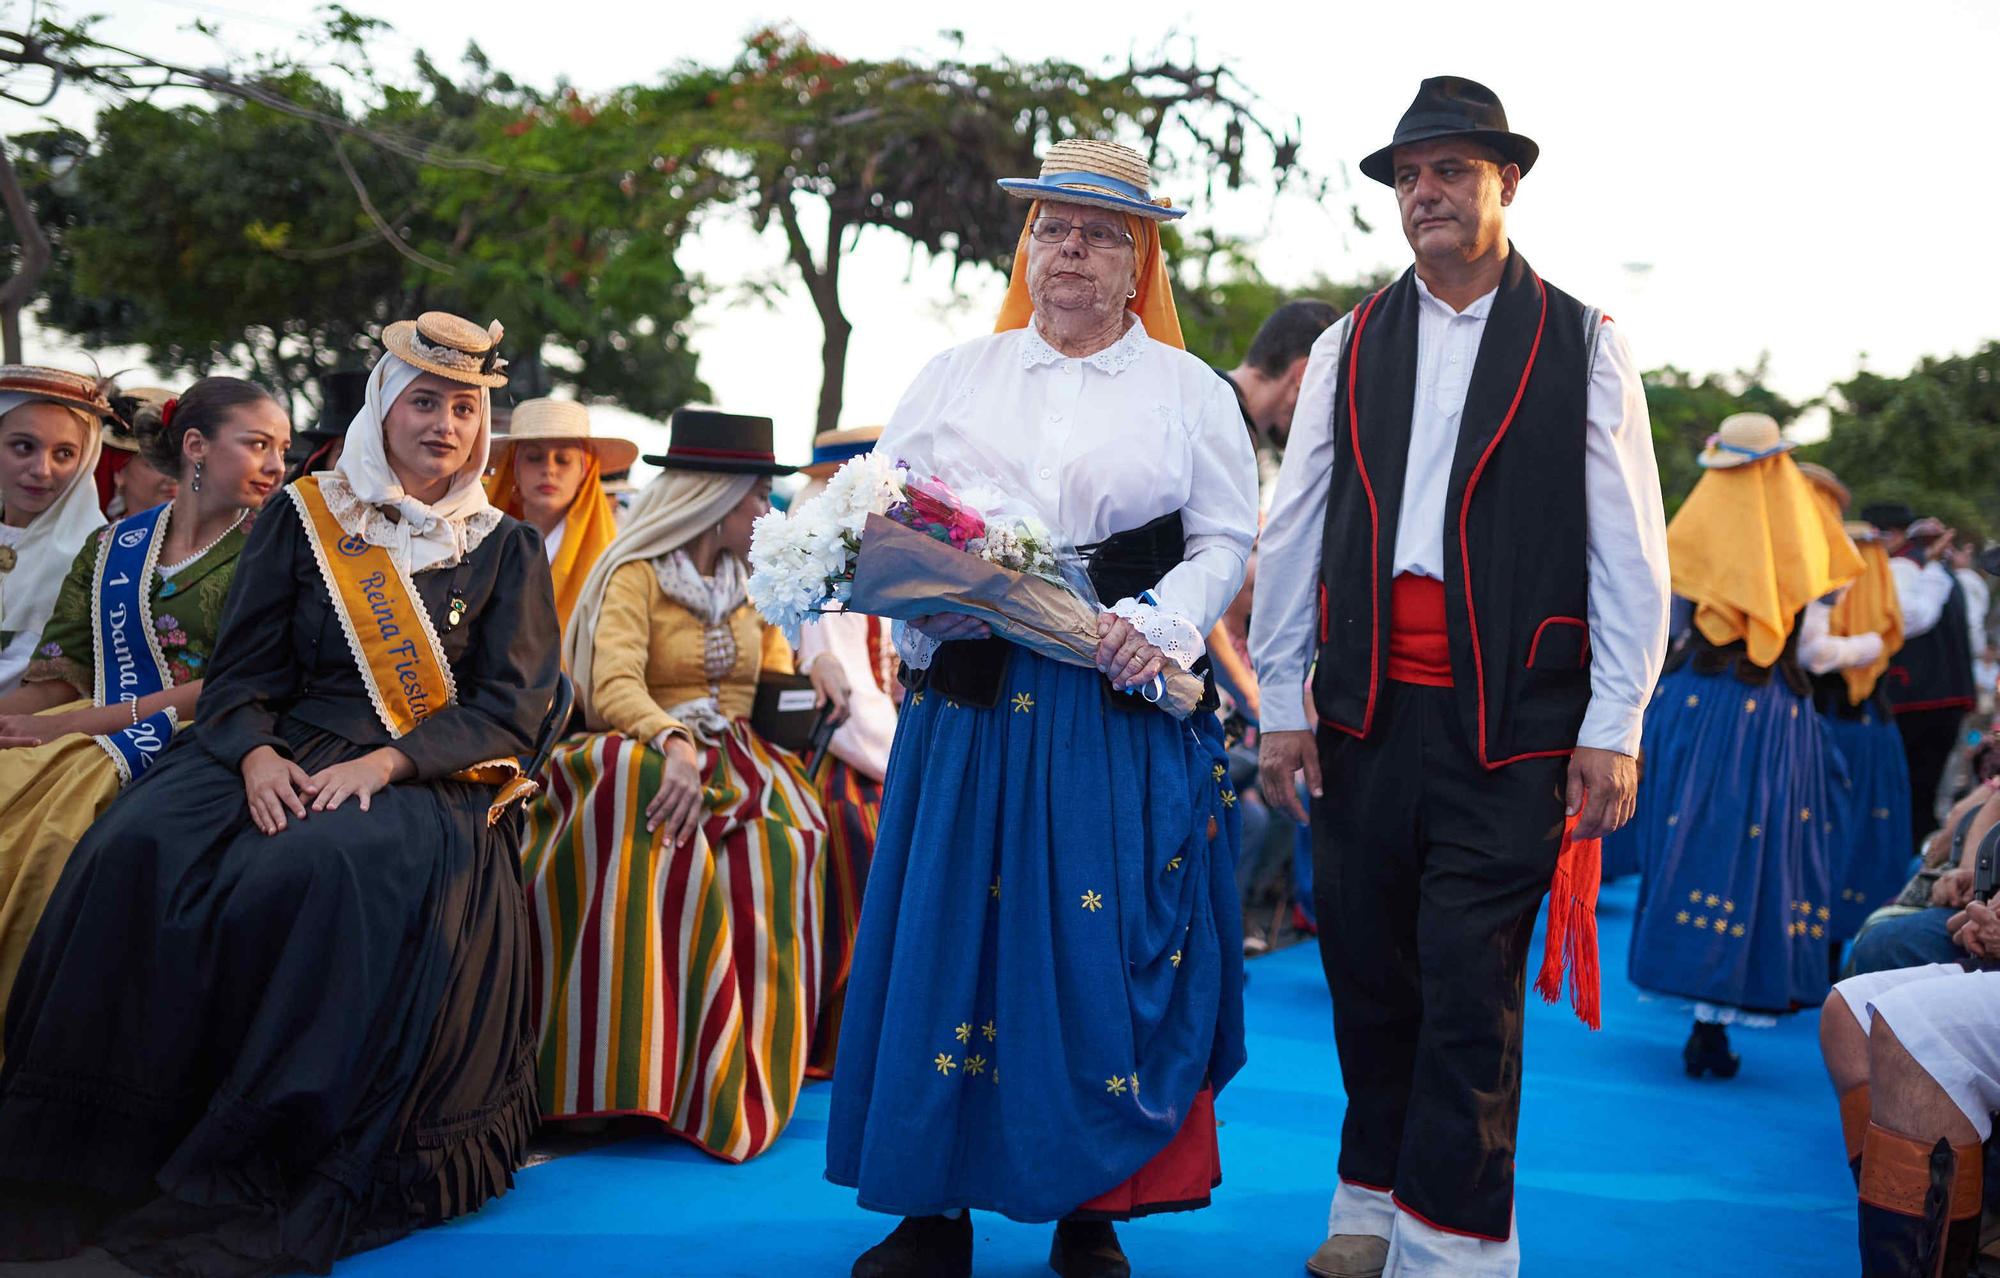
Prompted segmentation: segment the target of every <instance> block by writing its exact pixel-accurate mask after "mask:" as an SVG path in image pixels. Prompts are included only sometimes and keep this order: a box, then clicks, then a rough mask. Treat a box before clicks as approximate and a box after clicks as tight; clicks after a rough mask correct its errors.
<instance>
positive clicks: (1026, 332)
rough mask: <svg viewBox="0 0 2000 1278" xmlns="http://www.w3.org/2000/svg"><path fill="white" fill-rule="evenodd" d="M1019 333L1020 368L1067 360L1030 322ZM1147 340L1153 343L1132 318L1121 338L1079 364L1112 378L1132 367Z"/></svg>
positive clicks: (1141, 325)
mask: <svg viewBox="0 0 2000 1278" xmlns="http://www.w3.org/2000/svg"><path fill="white" fill-rule="evenodd" d="M1127 314H1130V312H1127ZM1020 333H1021V342H1020V347H1019V349H1020V352H1021V367H1022V368H1041V367H1043V366H1044V365H1048V364H1060V363H1062V362H1063V361H1064V360H1066V359H1069V358H1071V357H1070V356H1068V355H1065V354H1063V353H1062V352H1061V351H1059V350H1057V349H1056V348H1055V347H1053V346H1051V345H1049V343H1048V339H1047V338H1045V337H1043V336H1042V333H1041V330H1040V329H1038V328H1036V327H1035V322H1034V321H1033V320H1032V319H1031V320H1029V321H1028V326H1027V327H1026V328H1023V329H1021V330H1020ZM1151 340H1153V339H1152V338H1150V337H1148V336H1146V326H1145V324H1144V323H1142V322H1141V321H1140V319H1139V317H1138V316H1137V315H1133V316H1132V323H1131V324H1130V325H1129V326H1128V327H1127V328H1126V329H1125V336H1123V337H1121V338H1119V339H1118V340H1117V341H1115V342H1113V343H1111V345H1109V346H1107V347H1105V348H1104V349H1103V350H1101V351H1099V352H1097V353H1096V354H1095V355H1086V356H1084V357H1083V362H1084V363H1086V364H1088V365H1090V366H1091V367H1092V368H1094V369H1096V370H1097V371H1098V372H1100V373H1109V374H1111V375H1112V376H1114V377H1115V376H1117V375H1118V374H1119V373H1122V372H1124V371H1125V370H1126V369H1128V368H1130V367H1132V365H1133V364H1134V363H1135V362H1136V361H1137V360H1138V358H1139V356H1141V355H1143V354H1145V352H1146V343H1148V342H1150V341H1151Z"/></svg>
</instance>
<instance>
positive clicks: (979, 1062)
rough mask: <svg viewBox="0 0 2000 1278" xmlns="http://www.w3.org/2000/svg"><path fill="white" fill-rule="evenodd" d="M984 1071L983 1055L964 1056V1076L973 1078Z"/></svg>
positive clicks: (984, 1059)
mask: <svg viewBox="0 0 2000 1278" xmlns="http://www.w3.org/2000/svg"><path fill="white" fill-rule="evenodd" d="M985 1072H986V1058H985V1057H984V1056H968V1057H966V1058H965V1076H966V1077H967V1078H974V1077H977V1076H978V1075H980V1074H984V1073H985Z"/></svg>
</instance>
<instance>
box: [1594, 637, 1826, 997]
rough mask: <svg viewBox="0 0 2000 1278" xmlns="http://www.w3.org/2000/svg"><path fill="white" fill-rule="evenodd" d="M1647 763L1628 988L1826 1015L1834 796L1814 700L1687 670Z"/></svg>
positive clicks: (1670, 682) (1653, 709)
mask: <svg viewBox="0 0 2000 1278" xmlns="http://www.w3.org/2000/svg"><path fill="white" fill-rule="evenodd" d="M1645 755H1646V764H1645V773H1644V776H1643V777H1642V779H1641V780H1640V783H1639V804H1638V812H1637V815H1635V816H1634V817H1633V820H1632V824H1633V827H1634V839H1635V843H1636V846H1637V849H1638V854H1639V855H1638V860H1639V870H1640V873H1641V874H1642V875H1643V876H1644V879H1643V881H1642V883H1641V885H1640V891H1639V910H1638V916H1637V918H1636V919H1635V921H1634V923H1633V927H1632V961H1631V972H1632V980H1633V981H1634V982H1635V983H1636V984H1638V985H1640V986H1642V987H1644V988H1646V989H1650V990H1657V991H1659V992H1660V993H1663V994H1676V995H1681V996H1683V997H1686V998H1691V999H1699V1000H1702V1001H1705V1002H1710V1003H1719V1004H1724V1005H1727V1006H1730V1007H1738V1008H1744V1009H1747V1010H1752V1011H1762V1012H1783V1011H1790V1010H1792V1009H1793V1008H1794V1007H1797V1006H1800V1005H1804V1004H1813V1003H1818V1002H1820V1001H1821V1000H1822V999H1824V998H1825V997H1826V992H1827V988H1828V986H1827V944H1828V939H1829V937H1830V935H1831V927H1830V924H1831V922H1832V917H1833V909H1832V902H1831V900H1830V897H1831V891H1830V889H1829V886H1828V884H1829V876H1828V872H1827V857H1826V840H1827V822H1828V816H1829V804H1830V796H1829V794H1828V789H1829V785H1828V781H1829V776H1828V767H1829V763H1828V756H1827V750H1826V745H1825V733H1824V729H1822V728H1821V726H1820V718H1819V714H1818V712H1817V711H1815V710H1814V708H1813V703H1812V701H1811V699H1810V698H1809V697H1804V696H1801V695H1800V694H1798V693H1797V692H1794V691H1793V690H1792V689H1791V687H1790V686H1788V685H1787V684H1786V683H1785V681H1784V680H1783V679H1782V678H1780V677H1774V678H1772V680H1771V681H1770V682H1769V683H1767V684H1764V685H1761V686H1752V685H1748V684H1745V683H1743V682H1742V681H1740V680H1739V679H1737V678H1736V677H1735V676H1734V675H1733V674H1731V673H1729V672H1727V671H1723V672H1720V673H1715V674H1703V673H1701V672H1699V671H1697V670H1696V669H1695V668H1694V663H1692V662H1690V663H1688V664H1687V665H1684V666H1682V667H1681V668H1680V669H1679V670H1677V671H1675V672H1673V673H1672V674H1669V675H1667V676H1666V677H1665V678H1664V679H1662V680H1661V681H1660V686H1659V690H1658V691H1657V692H1656V693H1655V694H1654V697H1653V702H1652V704H1651V705H1650V706H1649V707H1648V708H1647V711H1646V728H1645Z"/></svg>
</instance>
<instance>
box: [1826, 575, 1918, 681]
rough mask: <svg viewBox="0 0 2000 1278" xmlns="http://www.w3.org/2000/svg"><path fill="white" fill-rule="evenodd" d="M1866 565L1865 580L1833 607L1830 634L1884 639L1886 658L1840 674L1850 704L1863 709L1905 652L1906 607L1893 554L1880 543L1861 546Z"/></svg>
mask: <svg viewBox="0 0 2000 1278" xmlns="http://www.w3.org/2000/svg"><path fill="white" fill-rule="evenodd" d="M1857 549H1858V550H1860V552H1861V562H1862V564H1863V565H1864V567H1863V569H1862V573H1861V577H1860V579H1859V580H1857V581H1856V582H1855V583H1854V584H1853V585H1851V586H1849V587H1848V588H1847V592H1846V593H1845V594H1843V595H1841V597H1840V598H1839V600H1838V601H1836V602H1835V603H1834V605H1833V615H1832V617H1830V618H1829V625H1828V627H1827V629H1828V632H1829V633H1831V634H1836V635H1868V634H1876V635H1881V636H1882V655H1881V656H1879V657H1877V658H1876V659H1875V660H1874V661H1873V662H1871V663H1870V664H1868V665H1865V666H1855V667H1852V668H1851V669H1847V670H1843V671H1841V672H1840V677H1841V678H1843V679H1845V680H1846V681H1847V700H1848V704H1850V705H1857V706H1858V705H1860V704H1861V703H1862V702H1864V701H1866V700H1868V698H1869V697H1870V696H1872V695H1874V692H1875V683H1876V681H1877V680H1878V679H1880V678H1881V677H1882V672H1883V671H1885V670H1887V669H1888V668H1889V659H1890V658H1891V657H1893V656H1895V655H1896V654H1897V653H1898V652H1901V651H1902V649H1903V605H1902V604H1901V603H1899V602H1898V601H1897V599H1896V579H1895V577H1893V576H1892V575H1890V572H1889V552H1888V551H1887V550H1885V549H1883V548H1882V543H1881V542H1879V541H1865V542H1862V543H1860V544H1859V545H1858V546H1857Z"/></svg>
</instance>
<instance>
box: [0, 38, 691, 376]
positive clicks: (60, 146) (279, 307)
mask: <svg viewBox="0 0 2000 1278" xmlns="http://www.w3.org/2000/svg"><path fill="white" fill-rule="evenodd" d="M366 31H367V27H366V26H365V25H363V26H361V27H358V28H355V29H353V30H351V31H350V30H341V31H337V32H336V33H335V35H334V36H333V37H330V38H332V39H334V40H336V41H337V42H342V43H344V42H348V41H350V40H353V39H359V38H361V36H362V35H365V33H366ZM468 68H469V71H470V75H469V77H468V78H467V79H466V80H464V81H463V82H458V81H454V80H453V79H452V78H451V77H449V76H447V75H446V74H444V73H443V72H441V71H440V70H439V69H438V68H436V67H435V66H433V65H432V64H431V63H430V62H429V61H428V60H427V59H422V58H420V59H419V61H418V65H417V77H416V82H415V84H414V86H412V87H394V86H386V87H385V86H381V85H376V84H374V83H373V82H372V81H364V82H363V85H362V87H363V91H364V93H365V94H366V96H368V97H369V99H370V100H369V101H368V102H367V104H366V105H365V108H363V109H361V110H360V111H358V112H356V113H352V114H350V113H349V112H348V111H347V109H346V107H345V104H344V103H343V101H342V99H341V97H340V95H338V94H337V93H336V92H335V91H334V90H333V88H331V87H330V86H329V85H328V84H326V83H324V82H322V81H320V80H317V79H315V78H313V77H311V76H309V75H308V74H306V73H305V72H302V71H297V70H282V71H277V72H273V73H272V74H270V75H268V76H266V77H265V78H263V79H262V80H260V81H259V82H258V86H257V87H258V88H259V90H261V91H265V92H268V93H273V94H276V95H278V97H279V98H280V99H281V100H282V102H284V103H286V104H288V105H289V107H295V108H298V111H294V110H292V109H274V108H273V107H269V106H265V105H261V104H258V103H256V102H246V101H243V100H240V99H233V98H222V99H220V100H218V101H217V102H216V104H215V105H213V106H199V105H188V106H180V107H173V108H163V107H159V106H155V105H153V104H151V103H150V102H148V101H145V100H143V99H142V100H135V101H128V102H124V103H122V104H118V105H114V106H112V107H110V108H108V109H107V110H105V111H104V112H103V113H102V114H101V115H100V116H99V118H98V120H97V124H96V129H95V131H94V134H93V135H92V136H90V137H84V136H82V135H79V134H76V133H72V132H59V133H47V134H38V135H31V136H24V137H21V138H17V139H15V140H14V143H15V146H16V148H17V149H18V150H19V151H21V152H22V155H21V156H20V159H21V168H22V179H23V182H24V184H25V185H26V186H27V188H28V191H29V194H30V198H31V199H32V200H33V201H34V203H35V205H36V207H37V209H38V211H39V214H40V217H41V219H42V221H43V224H44V229H45V231H46V232H47V233H48V235H49V237H50V240H51V242H52V245H53V247H54V253H55V261H54V263H53V265H52V267H51V270H50V273H49V276H48V278H47V281H46V286H45V296H44V300H43V304H42V307H41V311H40V318H41V321H42V322H43V323H44V324H46V325H49V326H51V327H54V328H57V329H60V330H63V331H65V332H68V333H70V334H72V335H74V336H75V337H77V338H78V339H79V340H81V341H82V342H83V344H84V345H86V346H88V347H104V346H120V345H137V346H141V347H143V348H144V349H145V350H146V352H147V356H148V359H149V361H150V362H151V363H153V364H154V365H155V366H156V367H158V368H160V369H161V370H162V371H163V372H169V373H184V374H189V375H200V374H203V373H206V372H208V371H210V370H211V369H214V368H217V367H221V366H228V365H233V366H244V367H248V368H250V369H252V370H254V371H255V374H256V375H257V376H258V377H259V378H260V379H261V380H264V381H266V382H268V383H270V384H271V385H272V386H274V387H276V388H280V389H281V390H283V391H284V392H286V393H287V394H288V395H290V396H291V397H293V399H294V401H295V406H296V399H297V398H298V397H299V396H300V395H301V394H303V393H308V387H309V386H310V384H311V380H312V378H313V377H314V376H315V375H316V374H317V373H318V372H320V371H324V370H327V369H331V368H335V367H341V366H355V365H358V364H361V363H364V362H365V361H366V360H367V358H368V352H369V350H370V349H371V347H372V342H373V338H374V335H375V334H376V333H378V332H379V331H380V328H381V326H382V325H384V324H385V323H387V322H389V321H391V320H394V319H396V318H399V317H402V316H406V315H410V314H413V313H415V312H417V311H419V310H424V309H432V308H438V309H446V310H453V311H457V312H459V313H461V314H464V315H467V316H468V317H471V318H473V319H475V320H479V321H484V320H486V319H488V318H491V317H498V318H500V319H501V321H502V322H503V323H504V324H505V325H506V326H507V329H508V339H507V343H506V345H507V349H508V352H509V355H510V357H511V358H512V360H513V366H512V371H513V373H514V387H513V389H514V392H515V393H516V394H518V395H531V394H541V393H546V392H547V391H548V390H549V389H550V388H551V387H552V386H555V385H566V386H569V387H572V388H574V389H575V390H576V392H577V393H579V394H580V395H582V396H585V397H591V396H600V397H608V398H615V399H617V400H618V401H620V402H621V403H624V404H625V405H627V406H628V407H631V408H633V409H634V410H636V411H640V412H651V413H661V414H664V413H666V412H668V411H670V410H671V409H673V408H674V407H676V406H678V405H679V404H682V403H685V402H687V401H688V400H690V399H692V398H696V397H699V396H702V395H704V394H705V393H706V392H705V390H704V389H703V388H702V387H701V385H700V383H699V382H698V381H697V380H696V377H695V371H694V355H693V353H692V351H690V350H689V349H688V347H687V345H686V342H685V340H684V328H685V325H686V321H687V318H688V315H689V313H690V311H691V310H692V308H693V305H694V301H695V292H694V285H693V282H692V281H690V280H688V279H687V278H686V277H685V276H684V275H683V274H682V272H681V271H680V270H679V268H678V267H677V266H676V264H675V261H674V255H673V250H674V247H675V245H676V243H677V234H678V229H679V227H680V225H681V224H682V222H683V220H684V218H685V216H686V208H685V206H684V205H683V204H681V203H678V202H676V201H674V200H672V199H663V198H654V199H641V198H636V197H635V195H634V194H632V193H628V192H627V191H626V190H624V189H622V184H621V179H622V178H623V176H624V164H623V160H624V158H625V155H626V152H627V151H629V149H630V145H629V132H630V126H629V122H628V121H626V120H623V119H621V118H620V117H619V116H618V115H617V113H616V109H615V107H614V109H613V110H612V111H611V112H609V113H607V112H605V111H601V110H598V109H595V108H593V107H591V106H590V105H588V104H585V103H582V102H580V101H579V100H578V99H577V97H576V95H575V94H574V93H573V92H569V91H558V92H555V93H551V94H546V95H544V94H539V93H536V92H534V91H531V90H529V89H525V88H523V87H521V86H519V85H517V84H515V83H514V82H513V81H511V80H510V79H508V78H507V77H505V76H504V75H500V74H497V73H495V72H493V71H492V69H491V68H490V67H488V66H486V65H485V62H484V59H483V58H482V57H480V56H479V54H478V51H477V50H476V49H475V50H472V51H471V53H470V54H469V55H468ZM302 111H312V112H318V113H321V114H323V115H325V116H329V117H334V118H337V119H339V120H341V121H343V122H345V123H346V124H347V125H349V126H351V128H352V129H353V130H356V131H358V132H355V133H349V132H343V131H341V130H337V129H334V128H329V127H326V126H324V125H322V124H320V123H317V122H315V121H314V120H312V119H308V118H303V117H302V115H301V114H300V113H299V112H302ZM378 139H380V140H384V141H383V143H382V144H378V141H377V140H378ZM441 156H451V157H454V160H453V162H452V163H442V162H438V160H437V159H436V158H435V157H441ZM343 159H344V161H345V166H344V165H343ZM347 166H351V169H352V174H351V176H350V173H349V171H348V167H347ZM364 193H365V199H366V204H364ZM368 205H372V206H373V209H374V214H373V215H371V214H370V213H369V212H368V211H367V206H368ZM392 237H393V241H394V242H392ZM0 251H4V252H5V253H7V254H8V255H10V256H11V255H14V254H15V253H16V252H17V247H16V243H15V241H14V239H13V236H12V231H11V228H9V230H8V235H7V238H6V240H5V241H4V244H0Z"/></svg>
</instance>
